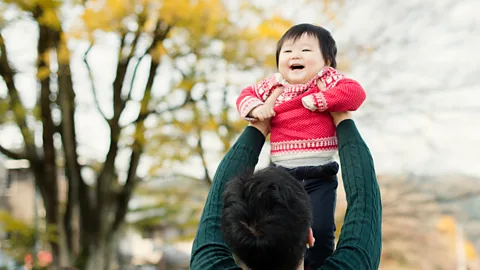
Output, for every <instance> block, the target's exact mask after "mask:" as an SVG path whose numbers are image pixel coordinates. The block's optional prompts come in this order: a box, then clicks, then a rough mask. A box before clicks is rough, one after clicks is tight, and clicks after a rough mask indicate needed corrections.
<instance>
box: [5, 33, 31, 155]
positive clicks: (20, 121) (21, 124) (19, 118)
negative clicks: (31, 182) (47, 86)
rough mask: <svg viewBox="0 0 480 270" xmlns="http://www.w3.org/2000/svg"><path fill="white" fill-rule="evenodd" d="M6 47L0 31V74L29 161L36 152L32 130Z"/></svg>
mask: <svg viewBox="0 0 480 270" xmlns="http://www.w3.org/2000/svg"><path fill="white" fill-rule="evenodd" d="M7 55H8V53H7V48H6V46H5V40H4V39H3V36H2V34H1V32H0V76H2V78H3V80H4V81H5V84H6V85H7V90H8V95H9V97H10V98H9V101H10V109H11V110H12V112H13V115H14V118H15V122H16V124H17V126H18V128H19V129H20V132H21V134H22V137H23V141H24V143H25V149H26V154H27V156H28V159H29V160H30V162H34V161H36V160H37V153H36V148H35V143H34V137H33V132H32V131H31V130H30V129H29V128H28V126H27V120H26V110H25V107H24V106H23V104H22V101H21V100H20V97H19V94H18V90H17V88H16V86H15V82H14V80H13V77H14V75H15V73H14V71H13V69H12V68H11V67H10V64H9V60H8V56H7Z"/></svg>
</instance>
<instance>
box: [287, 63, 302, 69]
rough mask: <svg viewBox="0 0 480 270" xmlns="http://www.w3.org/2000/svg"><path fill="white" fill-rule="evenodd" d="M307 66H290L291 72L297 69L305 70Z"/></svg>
mask: <svg viewBox="0 0 480 270" xmlns="http://www.w3.org/2000/svg"><path fill="white" fill-rule="evenodd" d="M304 67H305V66H304V65H300V64H293V65H291V66H290V69H291V70H296V69H303V68H304Z"/></svg>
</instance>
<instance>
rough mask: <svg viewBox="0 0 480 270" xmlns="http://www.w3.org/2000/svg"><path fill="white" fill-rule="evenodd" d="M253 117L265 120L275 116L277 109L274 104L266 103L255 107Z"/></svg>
mask: <svg viewBox="0 0 480 270" xmlns="http://www.w3.org/2000/svg"><path fill="white" fill-rule="evenodd" d="M251 115H252V117H254V118H257V119H258V120H260V121H263V120H265V119H268V118H272V117H274V116H275V111H274V110H273V104H270V103H265V104H263V105H260V106H258V107H255V108H254V109H253V110H252V112H251Z"/></svg>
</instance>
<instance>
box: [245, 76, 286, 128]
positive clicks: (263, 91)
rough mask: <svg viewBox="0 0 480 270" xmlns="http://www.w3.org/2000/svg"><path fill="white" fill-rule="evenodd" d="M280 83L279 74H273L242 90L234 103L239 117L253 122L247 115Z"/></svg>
mask: <svg viewBox="0 0 480 270" xmlns="http://www.w3.org/2000/svg"><path fill="white" fill-rule="evenodd" d="M281 81H282V77H281V75H280V73H275V74H273V75H271V76H269V77H267V78H265V79H263V80H262V81H260V82H258V83H256V84H254V85H251V86H248V87H246V88H245V89H243V90H242V91H241V92H240V95H239V96H238V98H237V102H236V105H237V110H238V112H239V113H240V116H241V117H242V118H244V119H247V120H253V119H251V118H250V117H248V114H249V113H250V112H251V111H252V110H253V109H254V108H255V107H257V106H260V105H262V104H263V103H264V102H265V101H266V100H267V98H268V97H269V96H270V95H271V93H272V92H273V90H275V88H276V87H277V86H279V85H280V82H281Z"/></svg>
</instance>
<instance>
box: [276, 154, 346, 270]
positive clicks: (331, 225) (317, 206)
mask: <svg viewBox="0 0 480 270" xmlns="http://www.w3.org/2000/svg"><path fill="white" fill-rule="evenodd" d="M272 166H275V165H272ZM281 168H283V167H281ZM283 169H285V170H286V171H287V172H288V173H290V175H292V176H293V177H295V178H296V179H297V180H298V181H300V182H301V183H302V185H303V187H304V188H305V190H306V191H307V193H308V195H309V196H310V201H311V203H312V210H313V213H312V216H313V225H312V230H313V236H314V237H315V245H314V246H313V247H312V248H309V249H308V250H307V254H306V256H305V269H318V268H320V267H321V266H322V265H323V263H324V261H325V259H326V258H328V257H329V256H331V255H332V253H333V250H334V247H335V235H334V233H335V230H336V227H335V204H336V199H337V187H338V178H337V173H338V169H339V165H338V163H337V162H331V163H328V164H325V165H320V166H305V167H296V168H292V169H288V168H283Z"/></svg>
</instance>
